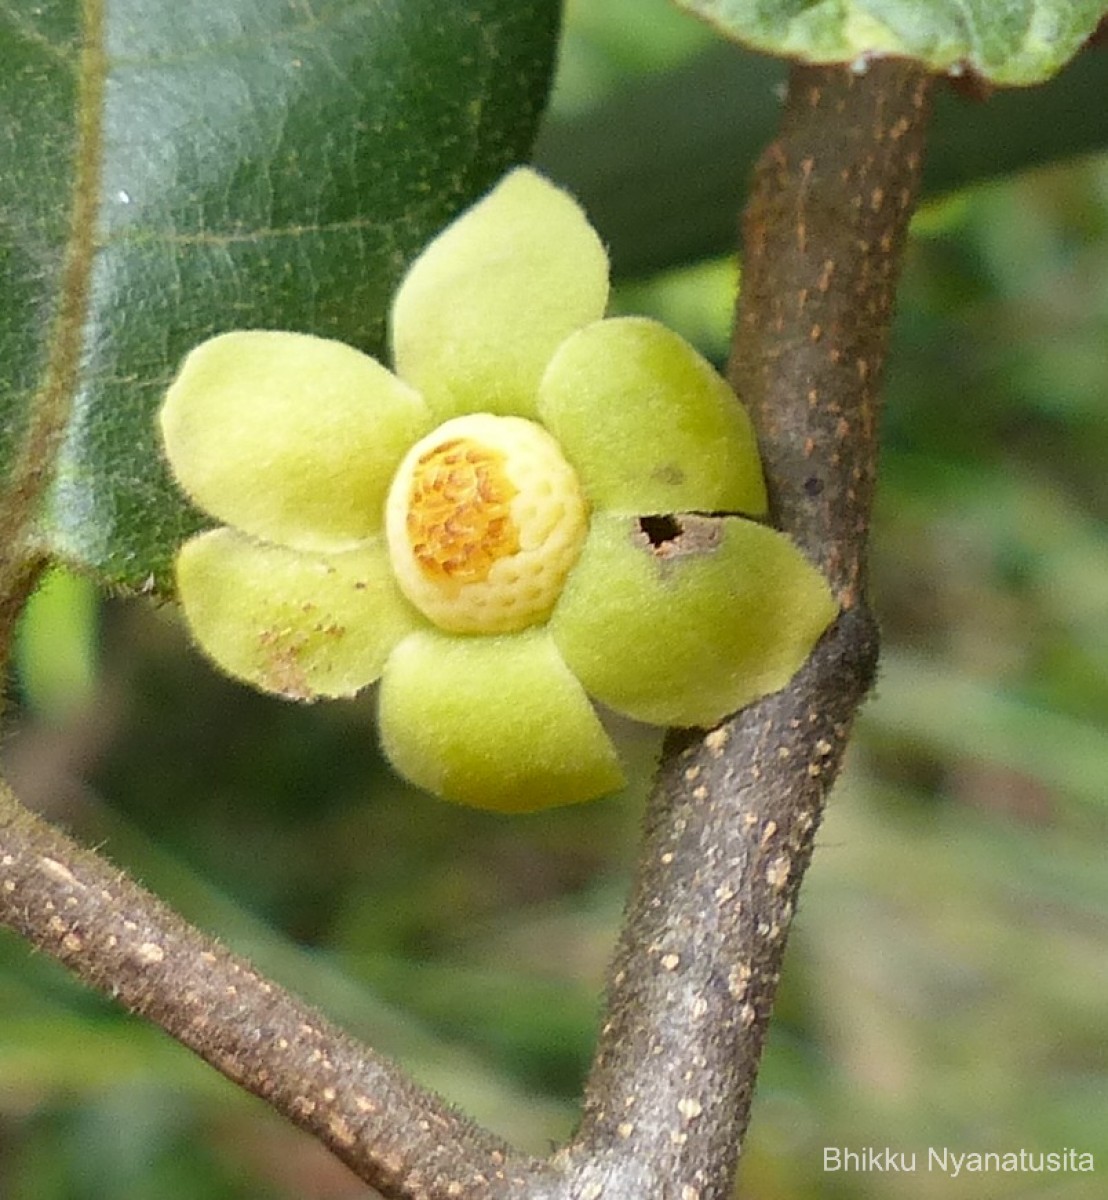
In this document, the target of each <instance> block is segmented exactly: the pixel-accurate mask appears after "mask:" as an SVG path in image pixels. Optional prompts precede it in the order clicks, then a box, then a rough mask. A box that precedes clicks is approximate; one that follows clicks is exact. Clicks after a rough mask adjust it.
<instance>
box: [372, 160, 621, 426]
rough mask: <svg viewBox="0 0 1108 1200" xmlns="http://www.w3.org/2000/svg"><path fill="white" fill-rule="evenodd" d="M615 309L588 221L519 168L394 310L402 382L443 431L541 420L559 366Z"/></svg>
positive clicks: (403, 291) (418, 273) (416, 274)
mask: <svg viewBox="0 0 1108 1200" xmlns="http://www.w3.org/2000/svg"><path fill="white" fill-rule="evenodd" d="M607 303H608V257H607V255H606V254H605V252H604V247H603V246H602V245H601V243H600V239H599V238H598V237H597V235H596V233H595V232H594V231H593V228H592V226H591V225H590V224H589V223H588V221H587V220H586V218H585V214H584V213H583V212H582V211H581V209H580V207H579V206H578V204H577V202H576V201H575V200H573V199H572V198H571V197H570V196H568V195H567V194H566V193H565V192H563V191H561V189H559V188H556V187H555V186H554V185H553V184H551V183H548V182H547V181H546V180H545V179H543V178H542V176H540V175H536V174H535V172H534V171H531V170H529V169H527V168H526V167H521V168H519V169H518V170H515V171H512V172H511V173H510V174H509V175H507V176H506V177H505V178H504V180H503V181H502V182H501V183H500V184H499V185H498V186H497V187H496V188H494V189H493V191H492V192H490V193H489V195H488V196H486V197H485V199H484V200H481V201H480V202H479V203H477V204H476V205H474V206H473V207H472V208H470V209H468V210H467V211H466V212H465V213H464V214H463V215H462V216H461V217H459V218H458V219H457V220H456V221H455V222H454V223H453V224H452V225H449V226H447V228H446V229H445V230H444V231H443V232H442V233H440V234H439V236H438V237H437V238H435V240H434V241H433V242H431V244H430V245H429V246H428V247H427V249H426V250H424V251H423V253H422V254H421V255H420V256H419V258H417V259H416V260H415V262H414V263H413V264H412V266H411V268H410V270H409V271H408V274H407V276H406V277H405V279H404V281H403V283H402V284H401V285H400V290H399V291H398V292H397V295H396V299H395V301H394V303H393V311H392V341H393V361H394V363H395V365H396V372H397V374H398V375H399V376H400V377H401V379H404V380H405V381H406V382H408V383H410V384H411V385H412V386H413V387H416V388H418V389H419V390H420V391H421V392H422V393H423V395H424V396H425V397H426V399H427V402H428V404H429V405H430V406H431V408H432V410H433V411H434V413H435V416H436V417H437V418H438V420H440V421H442V420H446V419H447V418H448V417H453V416H457V415H458V414H460V413H465V412H489V413H496V414H500V415H515V416H522V417H531V416H534V413H535V392H536V390H537V388H538V383H539V379H540V377H541V376H542V373H543V371H544V370H545V368H546V364H547V362H549V360H550V356H551V355H552V354H553V353H554V351H555V350H556V349H557V347H558V346H559V345H560V344H561V342H562V341H563V340H564V339H565V338H566V336H567V335H568V334H570V333H572V332H573V331H574V330H575V329H579V328H580V327H581V326H582V325H586V324H588V323H589V322H590V321H595V320H597V319H598V318H599V317H601V316H603V315H604V308H605V306H606V305H607Z"/></svg>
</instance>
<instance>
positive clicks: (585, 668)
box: [549, 514, 836, 726]
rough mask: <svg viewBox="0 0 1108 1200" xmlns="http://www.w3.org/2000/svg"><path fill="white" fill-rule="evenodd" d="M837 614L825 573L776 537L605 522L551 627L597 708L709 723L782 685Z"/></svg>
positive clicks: (708, 526)
mask: <svg viewBox="0 0 1108 1200" xmlns="http://www.w3.org/2000/svg"><path fill="white" fill-rule="evenodd" d="M835 612H836V606H835V603H834V601H833V599H832V598H831V592H830V590H829V589H828V587H827V584H826V582H825V581H824V578H823V576H822V575H821V574H820V573H819V572H818V571H817V570H816V569H815V568H814V567H813V566H812V565H811V564H810V563H809V562H808V560H807V559H806V558H805V557H804V556H803V555H802V554H801V553H800V551H799V550H798V549H797V548H796V547H795V546H794V545H793V543H792V542H791V541H789V539H788V538H787V537H785V535H784V534H782V533H778V532H777V531H776V530H773V529H768V528H766V527H765V526H763V525H757V524H755V523H754V522H753V521H746V520H743V519H742V518H740V517H726V518H712V517H699V516H695V515H692V514H680V515H679V516H677V517H676V518H649V519H643V520H642V521H639V520H636V519H634V518H629V517H617V516H613V515H609V514H602V515H600V516H597V517H594V518H593V523H592V528H591V530H590V532H589V539H588V541H587V542H586V543H585V549H584V551H583V553H582V555H581V558H580V560H579V561H578V563H577V566H576V567H574V569H573V572H572V574H571V575H570V577H569V580H568V582H567V584H566V588H565V590H564V591H563V593H562V598H561V599H560V600H559V602H558V607H557V608H556V609H555V610H554V615H553V617H552V618H551V622H550V626H549V628H550V631H551V633H552V634H553V637H554V641H555V643H556V644H557V646H558V649H559V650H560V651H561V652H562V656H563V657H564V658H565V660H566V663H567V664H568V666H569V668H570V670H571V671H573V673H574V674H575V675H576V676H577V677H578V679H580V680H581V682H582V683H583V684H584V685H585V689H586V691H588V692H589V693H590V694H591V695H592V696H594V697H595V698H596V699H597V700H600V701H601V702H602V703H604V704H607V705H609V706H610V707H612V708H614V709H616V711H618V712H621V713H626V714H627V715H628V716H631V717H635V718H637V719H638V720H640V721H648V722H650V723H651V724H657V725H705V726H706V725H712V724H714V723H715V722H716V721H718V720H720V718H722V717H724V716H726V715H727V714H728V713H730V712H734V711H736V710H737V709H740V708H742V707H743V706H744V705H747V704H750V703H751V702H752V701H754V700H757V699H758V698H759V697H760V696H763V695H766V694H767V693H769V692H774V691H777V690H778V689H779V688H782V687H784V686H785V684H786V683H788V681H789V679H790V678H791V677H792V675H793V674H794V673H795V672H796V670H797V669H798V668H799V667H800V665H801V664H802V663H803V662H804V659H805V658H806V657H807V655H808V652H809V651H810V650H811V648H812V646H813V645H814V644H815V642H816V640H817V638H818V637H819V636H820V634H821V633H822V632H823V631H824V629H826V627H827V626H828V624H829V623H830V622H831V620H832V618H833V617H834V616H835Z"/></svg>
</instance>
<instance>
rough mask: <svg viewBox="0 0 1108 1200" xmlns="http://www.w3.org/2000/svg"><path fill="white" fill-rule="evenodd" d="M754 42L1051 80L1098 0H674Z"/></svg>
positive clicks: (1079, 40) (824, 54)
mask: <svg viewBox="0 0 1108 1200" xmlns="http://www.w3.org/2000/svg"><path fill="white" fill-rule="evenodd" d="M677 3H678V4H679V5H681V7H683V8H687V9H688V10H689V11H690V12H693V13H696V14H697V15H698V16H701V17H703V18H705V20H707V21H708V22H709V23H710V24H712V25H714V26H716V27H717V28H718V29H719V30H720V31H721V32H723V33H724V34H726V35H727V36H728V37H731V38H734V39H735V40H736V41H739V42H744V43H745V44H746V45H748V46H751V47H753V48H755V49H758V50H762V51H766V52H768V53H770V54H777V55H781V56H783V57H786V58H799V59H802V60H804V61H806V62H813V63H833V62H856V63H857V64H858V67H859V69H860V70H861V69H864V64H865V61H866V59H867V58H868V57H870V56H885V55H895V56H897V57H901V58H914V59H917V60H919V61H920V62H921V63H923V64H925V65H926V66H928V67H930V68H932V69H933V70H935V71H944V72H950V73H951V74H959V73H962V72H964V71H966V70H972V71H973V72H975V73H976V74H978V75H980V76H981V77H983V78H984V79H987V80H989V81H990V82H992V83H995V84H1000V85H1026V84H1032V83H1041V82H1042V81H1043V80H1046V79H1049V78H1050V77H1051V76H1052V75H1054V74H1055V73H1056V72H1057V71H1059V70H1061V68H1062V67H1063V66H1064V65H1065V64H1066V63H1067V62H1068V61H1069V60H1070V59H1071V58H1072V57H1073V56H1074V55H1075V54H1076V53H1077V51H1078V50H1079V49H1080V48H1081V46H1082V44H1083V43H1084V42H1085V41H1086V40H1087V39H1088V38H1089V37H1091V36H1092V34H1093V33H1094V32H1095V30H1096V27H1097V24H1098V23H1099V22H1100V21H1101V20H1102V19H1103V18H1104V16H1105V14H1106V12H1108V8H1106V7H1105V5H1104V3H1103V0H927V2H926V3H923V2H921V0H677Z"/></svg>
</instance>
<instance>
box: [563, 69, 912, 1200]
mask: <svg viewBox="0 0 1108 1200" xmlns="http://www.w3.org/2000/svg"><path fill="white" fill-rule="evenodd" d="M929 92H930V81H929V80H928V78H927V77H926V76H925V75H923V74H922V73H921V72H919V71H917V70H916V69H914V68H912V67H911V66H908V65H905V64H900V63H896V62H885V63H878V64H874V65H873V66H872V67H871V69H870V70H869V72H868V73H867V74H865V75H863V76H857V75H855V74H853V73H852V72H851V71H850V70H849V69H846V68H839V67H830V68H815V67H797V68H794V69H793V71H792V74H791V77H790V87H789V93H788V99H787V102H786V107H785V112H784V117H783V123H782V128H781V134H780V136H779V137H778V139H777V140H776V141H775V142H774V143H773V144H772V145H771V146H770V147H769V149H768V150H767V151H766V152H765V153H764V154H763V156H762V159H761V161H760V163H759V165H758V169H757V175H756V179H755V183H754V189H753V192H752V198H751V201H750V205H749V207H748V209H747V213H746V217H745V222H744V232H745V254H744V258H743V287H742V298H741V302H740V307H739V312H738V318H737V323H736V331H735V342H734V353H733V360H732V366H731V376H732V382H733V383H734V384H735V387H736V390H737V391H738V393H739V394H740V395H741V396H742V398H743V400H744V401H745V403H746V404H747V405H748V407H749V408H750V411H751V413H752V415H753V417H754V420H755V423H756V425H757V428H758V431H759V437H760V441H761V446H762V452H763V456H764V462H765V466H766V473H767V477H768V480H769V484H770V494H771V504H772V508H773V514H774V517H775V520H776V522H777V523H778V524H779V525H780V526H781V528H783V529H784V530H786V531H787V532H788V533H789V534H791V535H792V536H793V538H794V539H795V540H796V541H797V543H798V544H799V545H800V546H801V547H802V548H803V549H804V550H805V551H806V552H807V554H808V555H809V556H810V557H811V558H812V559H813V560H814V561H815V562H817V563H818V564H819V565H820V566H821V567H822V568H823V570H824V571H825V572H826V574H827V576H828V578H829V579H830V580H831V583H832V586H833V588H834V590H835V593H836V595H837V597H838V599H839V602H840V605H841V608H842V613H841V616H840V618H839V620H838V621H837V622H836V624H835V625H834V626H833V628H832V629H831V630H830V631H829V632H828V633H827V634H826V635H825V636H824V638H823V639H822V641H821V642H820V644H819V645H818V646H817V648H816V650H815V651H814V653H813V654H812V656H811V658H810V660H809V661H808V663H807V664H806V666H805V667H804V669H803V670H802V671H801V672H800V673H799V674H798V675H797V676H796V677H795V678H794V679H793V681H792V682H791V684H790V685H789V687H788V688H786V689H785V690H784V691H782V692H779V693H777V694H776V695H774V696H770V697H768V698H767V699H765V700H764V701H762V702H761V703H759V704H757V705H754V706H753V707H751V708H748V709H745V710H744V711H743V712H741V713H739V714H738V715H737V716H736V717H735V718H734V719H732V720H730V721H729V722H726V723H724V724H723V725H721V726H720V727H719V728H718V729H715V730H713V731H712V732H710V733H707V734H705V735H702V736H689V735H683V736H677V735H673V736H671V738H670V739H669V742H668V744H667V750H666V754H665V757H664V762H663V766H662V770H661V773H660V776H659V779H658V782H657V785H656V788H655V791H654V794H653V797H652V800H651V803H650V806H649V809H648V813H647V819H646V832H645V844H644V848H643V854H642V859H641V862H640V867H639V872H638V877H637V879H636V881H635V884H634V888H633V892H632V896H631V899H630V907H629V912H628V917H627V920H626V922H625V926H624V930H623V934H622V937H621V940H620V944H619V948H618V951H617V954H616V958H615V962H614V965H613V970H612V976H611V980H610V985H609V1015H608V1018H607V1021H606V1022H605V1024H604V1027H603V1031H602V1036H601V1041H600V1046H599V1050H598V1053H597V1058H596V1062H595V1065H594V1069H593V1072H592V1075H591V1078H590V1080H589V1084H588V1089H587V1096H586V1107H585V1117H584V1121H583V1124H582V1127H581V1130H580V1132H579V1135H578V1137H577V1139H576V1140H575V1142H574V1143H573V1145H572V1146H571V1147H569V1148H568V1150H567V1151H566V1152H565V1154H564V1156H563V1157H564V1162H565V1165H566V1166H567V1168H568V1170H569V1172H570V1174H571V1176H572V1177H573V1178H574V1179H575V1181H576V1186H577V1188H578V1191H575V1192H573V1193H572V1194H573V1195H580V1196H582V1197H586V1198H589V1197H596V1198H599V1197H601V1196H604V1197H608V1196H620V1197H623V1196H665V1197H680V1200H722V1198H723V1197H725V1196H729V1195H730V1193H731V1187H732V1175H733V1171H734V1166H735V1161H736V1159H737V1156H738V1152H739V1146H740V1144H741V1140H742V1136H743V1134H744V1132H745V1128H746V1124H747V1120H748V1117H749V1111H750V1101H751V1095H752V1092H753V1087H754V1082H755V1078H756V1075H757V1071H758V1064H759V1060H760V1057H761V1052H762V1047H763V1043H764V1040H765V1036H766V1030H767V1025H768V1022H769V1017H770V1012H771V1009H772V1006H773V1000H774V996H775V993H776V990H777V983H778V977H779V972H780V967H781V960H782V956H783V954H784V950H785V942H786V938H787V934H788V930H789V925H790V922H791V920H792V916H793V912H794V910H795V906H796V898H797V891H798V888H799V886H800V881H801V878H802V876H803V874H804V871H805V869H806V868H807V865H808V861H809V859H810V857H811V853H812V844H813V839H814V836H815V832H816V828H817V826H818V824H819V820H820V816H821V814H822V810H823V804H824V801H825V798H826V795H827V792H828V790H829V788H830V786H831V784H832V782H833V780H834V778H835V776H836V774H837V772H838V769H839V764H840V761H841V757H842V752H843V748H844V746H845V744H846V740H847V737H848V735H849V732H850V727H851V722H852V720H853V717H854V714H855V712H856V710H857V708H858V707H859V705H860V704H861V702H862V700H863V699H864V697H865V695H866V692H867V691H868V689H869V687H870V684H871V681H872V678H873V673H874V669H875V666H876V659H877V632H876V627H875V625H874V622H873V619H872V617H871V616H870V615H869V613H868V610H867V608H866V605H865V562H866V541H867V536H868V529H869V516H870V506H871V500H872V493H873V483H874V478H875V470H876V462H877V449H878V417H879V403H878V389H879V385H880V380H881V375H882V368H883V364H884V359H885V352H886V346H887V342H888V334H889V325H890V321H891V317H892V311H893V300H894V294H895V286H896V280H897V276H898V273H899V266H900V261H901V254H902V248H903V243H904V238H905V233H906V231H907V226H908V221H909V218H910V216H911V213H912V208H913V205H914V200H915V195H916V191H917V187H918V181H919V175H920V168H921V163H922V151H923V142H924V135H925V131H926V124H927V114H928V97H929Z"/></svg>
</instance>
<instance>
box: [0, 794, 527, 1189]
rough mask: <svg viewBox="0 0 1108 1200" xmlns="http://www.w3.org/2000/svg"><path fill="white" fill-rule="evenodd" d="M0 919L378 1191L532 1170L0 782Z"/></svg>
mask: <svg viewBox="0 0 1108 1200" xmlns="http://www.w3.org/2000/svg"><path fill="white" fill-rule="evenodd" d="M0 923H3V924H4V925H6V926H8V927H9V928H11V929H13V930H14V931H15V932H16V933H19V934H22V935H23V936H24V937H25V938H27V940H28V941H30V942H31V943H32V944H33V945H35V946H37V947H38V948H39V949H40V950H42V951H44V952H45V953H47V954H49V955H50V956H51V957H52V958H56V959H57V960H58V961H59V962H61V963H63V964H64V965H65V966H66V967H67V968H68V969H69V970H70V971H72V972H73V974H74V975H76V976H77V978H78V979H80V980H82V981H83V982H84V983H86V984H88V985H89V986H90V987H93V988H96V989H97V990H99V991H101V992H104V993H106V994H107V995H110V996H112V997H113V998H114V999H116V1000H118V1001H119V1003H120V1004H122V1005H123V1006H124V1007H125V1008H127V1009H129V1010H130V1011H131V1012H133V1013H136V1014H138V1015H140V1016H143V1017H146V1018H148V1019H149V1020H151V1021H153V1022H154V1023H155V1024H156V1025H158V1026H160V1027H161V1028H162V1029H164V1030H165V1031H166V1032H167V1033H169V1034H171V1035H172V1036H173V1037H175V1038H176V1039H177V1040H178V1041H180V1042H182V1043H183V1044H184V1045H186V1046H188V1047H189V1049H190V1050H193V1051H195V1052H196V1054H198V1055H199V1056H200V1057H201V1058H202V1059H204V1061H205V1062H207V1063H210V1064H211V1065H212V1066H213V1067H215V1068H216V1070H218V1071H220V1072H221V1073H222V1074H223V1075H225V1076H227V1078H228V1079H230V1080H232V1081H234V1082H235V1083H237V1084H239V1085H241V1086H242V1087H243V1088H245V1089H246V1090H248V1091H250V1092H253V1093H254V1094H255V1095H257V1096H260V1097H261V1098H262V1099H263V1100H265V1101H267V1102H268V1103H269V1104H270V1105H272V1106H273V1108H275V1109H276V1110H277V1111H278V1112H280V1113H281V1114H283V1115H284V1116H286V1117H288V1118H289V1119H290V1120H292V1121H293V1122H295V1123H296V1124H297V1125H299V1126H300V1127H301V1128H303V1129H306V1130H307V1131H308V1132H309V1133H312V1134H314V1135H315V1136H316V1137H317V1138H318V1139H319V1140H320V1141H321V1142H322V1143H323V1144H324V1145H326V1146H327V1147H328V1148H329V1149H331V1150H332V1151H333V1152H334V1153H335V1154H336V1155H337V1156H338V1157H339V1158H340V1159H342V1160H343V1162H345V1163H346V1164H347V1166H349V1167H350V1168H351V1169H352V1170H354V1171H355V1172H356V1173H357V1174H358V1175H359V1176H360V1177H361V1178H362V1179H364V1180H366V1182H368V1183H371V1184H372V1185H373V1186H374V1187H376V1188H377V1189H378V1191H380V1192H381V1193H382V1195H384V1196H387V1197H397V1198H404V1200H449V1198H453V1197H460V1196H465V1197H471V1196H482V1197H490V1198H497V1197H508V1196H520V1195H523V1194H524V1193H523V1191H522V1190H521V1188H522V1185H523V1183H524V1180H525V1178H528V1179H530V1178H534V1177H536V1176H539V1175H541V1174H542V1166H541V1164H538V1163H534V1162H532V1161H531V1160H529V1159H527V1158H525V1157H523V1156H520V1155H515V1154H514V1153H513V1152H512V1151H511V1150H510V1149H509V1148H508V1147H507V1146H506V1145H505V1144H503V1143H502V1142H500V1141H499V1140H498V1139H496V1138H494V1137H492V1135H490V1134H487V1133H485V1132H484V1131H483V1130H480V1129H478V1128H477V1127H476V1126H475V1125H474V1124H473V1123H472V1122H470V1121H469V1120H468V1119H467V1118H465V1117H464V1116H462V1115H461V1114H459V1113H458V1112H456V1111H455V1110H454V1109H452V1108H450V1107H449V1106H448V1105H447V1104H445V1103H444V1102H443V1101H442V1100H441V1099H440V1098H439V1097H438V1096H435V1095H433V1094H431V1093H429V1092H427V1091H425V1090H424V1089H421V1088H419V1087H418V1086H417V1085H415V1084H414V1083H412V1082H411V1080H410V1079H408V1077H407V1076H406V1075H405V1074H404V1073H403V1072H402V1071H401V1070H400V1069H399V1068H398V1067H396V1066H394V1065H393V1064H392V1063H390V1062H388V1061H386V1060H385V1059H383V1058H381V1057H380V1056H379V1055H376V1054H374V1053H373V1052H372V1051H370V1050H367V1049H366V1048H365V1047H364V1046H361V1045H360V1044H358V1043H357V1042H356V1041H355V1040H354V1039H353V1038H351V1037H349V1036H348V1035H347V1034H345V1033H343V1032H342V1031H341V1030H340V1029H338V1028H336V1027H335V1026H334V1025H332V1024H331V1023H330V1022H329V1021H328V1020H327V1019H326V1018H325V1017H323V1016H322V1015H321V1014H320V1013H318V1012H316V1011H315V1010H313V1009H311V1008H310V1007H308V1006H307V1005H305V1004H303V1003H302V1002H300V1001H299V1000H297V999H296V998H295V997H293V996H291V995H289V994H288V993H287V992H285V991H283V990H282V989H281V988H279V987H277V986H276V985H275V984H273V983H270V982H269V981H267V980H266V979H263V978H262V977H261V976H259V975H258V974H257V972H256V971H254V969H253V968H252V967H251V966H250V964H249V963H248V962H246V961H245V960H244V959H241V958H238V957H236V956H235V955H233V954H231V953H230V952H229V951H228V950H226V949H224V947H222V946H221V945H219V944H218V943H217V942H216V941H214V940H213V939H210V938H208V937H206V936H205V935H203V934H201V933H200V932H198V931H197V930H195V929H193V928H192V927H191V926H190V925H188V924H187V922H185V921H184V920H183V919H182V918H181V917H179V916H178V915H177V914H176V913H175V912H173V911H172V910H171V909H170V908H169V907H168V906H167V905H165V904H163V903H162V902H161V901H160V900H158V899H157V897H155V896H152V895H151V894H150V893H149V892H146V891H144V890H143V889H142V888H141V887H139V886H138V885H137V884H135V883H134V882H132V881H131V880H130V879H128V878H127V877H126V876H125V875H124V874H123V873H122V872H120V871H119V870H117V869H116V868H115V867H113V866H112V865H111V864H110V863H109V862H107V861H106V860H105V859H104V858H102V857H101V856H100V855H99V854H96V853H95V852H93V851H91V850H86V849H84V848H82V847H80V846H78V845H77V844H76V843H74V842H73V841H71V840H70V839H69V838H68V837H66V836H65V834H63V833H61V832H60V831H59V830H57V829H54V828H53V827H52V826H50V825H48V824H47V823H46V822H44V821H42V820H41V819H40V818H38V817H36V816H34V815H33V814H32V813H30V812H29V811H28V810H27V809H25V808H23V806H22V805H20V804H19V802H18V801H17V800H16V799H15V797H14V796H13V795H12V794H11V792H10V791H9V790H8V788H7V787H6V786H4V785H3V784H2V783H0ZM527 1194H528V1195H529V1196H532V1195H535V1193H534V1192H528V1193H527Z"/></svg>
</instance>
